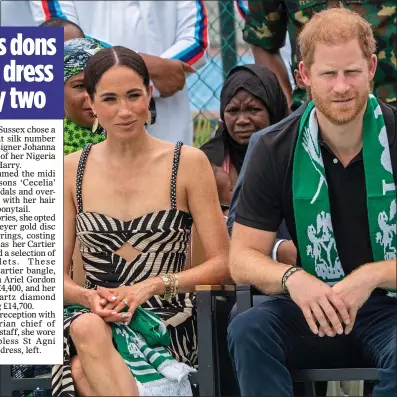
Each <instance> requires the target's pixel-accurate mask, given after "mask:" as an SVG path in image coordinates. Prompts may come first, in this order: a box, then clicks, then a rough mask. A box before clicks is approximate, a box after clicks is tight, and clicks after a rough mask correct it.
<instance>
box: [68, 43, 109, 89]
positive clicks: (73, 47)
mask: <svg viewBox="0 0 397 397" xmlns="http://www.w3.org/2000/svg"><path fill="white" fill-rule="evenodd" d="M103 48H104V47H103V45H102V44H101V43H99V41H98V40H95V39H92V38H89V39H88V38H79V39H72V40H68V41H66V42H65V45H64V57H63V61H64V72H63V82H64V83H66V80H67V79H69V78H70V77H72V76H74V75H76V74H78V73H80V72H82V71H83V70H84V69H85V67H86V66H87V62H88V60H89V59H90V57H92V56H93V55H95V54H96V53H97V52H98V51H100V50H102V49H103Z"/></svg>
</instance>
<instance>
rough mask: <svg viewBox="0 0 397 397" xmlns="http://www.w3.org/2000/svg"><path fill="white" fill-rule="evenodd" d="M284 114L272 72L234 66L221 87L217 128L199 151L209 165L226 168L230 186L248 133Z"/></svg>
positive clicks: (242, 156)
mask: <svg viewBox="0 0 397 397" xmlns="http://www.w3.org/2000/svg"><path fill="white" fill-rule="evenodd" d="M287 114H288V109H287V102H286V100H285V96H284V94H283V91H282V89H281V87H280V85H279V83H278V81H277V78H276V76H275V75H274V73H273V72H271V71H270V70H269V69H267V68H265V67H263V66H259V65H244V66H236V67H235V68H233V69H232V70H231V71H230V73H229V75H228V76H227V78H226V79H225V82H224V84H223V87H222V91H221V98H220V122H219V126H218V129H217V131H216V133H215V136H214V138H213V139H211V140H210V141H208V142H207V143H205V144H204V145H203V146H202V147H201V150H202V151H203V152H204V153H205V154H206V155H207V157H208V159H209V161H210V163H211V164H212V165H213V166H216V167H222V168H223V170H224V171H226V173H227V174H228V175H229V179H230V182H231V187H232V189H233V188H234V185H235V184H236V181H237V178H238V175H239V173H240V171H241V167H242V165H243V162H244V157H245V154H246V152H247V149H248V142H249V140H250V138H251V135H252V134H253V133H255V132H256V131H259V130H262V129H263V128H265V127H268V126H269V125H272V124H275V123H277V122H279V121H280V120H282V119H283V118H284V117H286V116H287Z"/></svg>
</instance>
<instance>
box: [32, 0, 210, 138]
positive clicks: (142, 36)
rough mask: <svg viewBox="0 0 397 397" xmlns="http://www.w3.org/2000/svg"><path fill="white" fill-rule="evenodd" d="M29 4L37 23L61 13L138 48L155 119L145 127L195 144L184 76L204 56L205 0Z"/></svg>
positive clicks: (104, 37)
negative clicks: (145, 68)
mask: <svg viewBox="0 0 397 397" xmlns="http://www.w3.org/2000/svg"><path fill="white" fill-rule="evenodd" d="M31 7H32V11H33V16H34V18H35V20H36V23H37V24H40V23H42V22H43V21H44V20H46V19H50V18H53V17H58V18H65V19H68V20H71V21H73V22H75V23H77V24H78V25H79V26H81V28H82V29H83V31H84V32H85V33H86V34H88V35H89V36H90V37H95V38H96V39H98V40H103V41H105V42H107V43H111V44H112V45H122V46H125V47H127V48H131V49H133V50H135V51H137V52H139V53H140V54H141V55H142V57H143V59H144V61H145V63H146V64H147V66H148V69H149V74H150V77H151V80H152V81H153V84H154V88H155V89H154V92H153V98H154V101H155V105H156V114H157V120H156V123H155V124H153V125H151V126H148V131H149V133H151V134H152V135H153V136H155V137H157V138H160V139H164V140H166V141H169V142H173V143H176V142H177V141H182V142H184V143H185V144H188V145H192V144H193V120H192V114H191V109H190V101H189V94H188V90H187V86H186V85H185V78H186V77H187V76H189V75H190V74H192V73H195V72H196V70H197V69H199V68H200V67H202V66H204V65H205V63H206V59H207V57H206V54H207V48H208V21H207V13H206V8H205V3H204V1H203V0H194V1H105V2H92V1H59V2H58V1H31ZM185 74H186V75H185ZM185 76H186V77H185Z"/></svg>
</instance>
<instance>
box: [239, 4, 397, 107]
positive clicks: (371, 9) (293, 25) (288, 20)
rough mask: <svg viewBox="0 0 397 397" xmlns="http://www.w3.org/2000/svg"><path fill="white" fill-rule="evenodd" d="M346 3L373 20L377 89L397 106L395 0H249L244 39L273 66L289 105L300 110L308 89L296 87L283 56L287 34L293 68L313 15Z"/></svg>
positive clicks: (258, 60) (258, 57)
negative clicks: (304, 29)
mask: <svg viewBox="0 0 397 397" xmlns="http://www.w3.org/2000/svg"><path fill="white" fill-rule="evenodd" d="M338 6H342V7H346V8H348V9H350V10H353V11H355V12H357V13H358V14H360V15H361V16H362V17H363V18H364V19H365V20H367V21H368V22H369V23H371V27H372V30H373V32H374V36H375V40H376V43H377V48H376V55H377V56H378V69H377V72H376V74H375V78H374V85H373V93H374V95H375V96H376V97H378V98H379V99H381V100H382V101H383V102H385V103H389V104H391V105H393V106H396V101H397V91H396V84H395V83H396V79H397V61H396V52H395V51H396V44H397V32H396V26H395V21H396V17H397V4H396V2H395V0H382V1H351V0H324V1H300V0H248V15H247V17H246V24H245V27H244V29H243V38H244V40H245V41H246V42H247V43H249V44H250V45H251V48H252V51H253V53H254V57H255V63H257V64H259V65H263V66H266V67H268V68H269V69H270V70H272V71H273V72H274V73H275V74H276V76H277V78H278V80H279V82H280V84H281V86H282V88H283V91H284V93H285V95H286V97H287V101H288V105H289V106H290V108H291V109H292V110H296V109H297V108H298V107H299V106H300V105H302V103H303V102H304V101H305V95H306V92H305V91H304V90H302V89H301V88H299V86H298V85H296V88H295V89H294V90H293V91H292V87H291V84H290V80H289V76H288V71H287V68H286V67H285V63H284V62H283V59H282V58H281V56H280V48H282V47H283V45H284V42H285V35H286V33H287V32H288V36H289V39H290V42H291V49H292V62H291V65H290V67H291V70H292V71H294V70H295V69H297V67H298V59H297V54H298V53H299V49H298V47H297V37H298V35H299V33H300V31H301V30H302V28H303V26H304V25H305V23H307V22H308V21H310V19H311V18H312V16H313V15H314V14H315V13H317V12H319V11H322V10H324V9H326V8H328V7H338Z"/></svg>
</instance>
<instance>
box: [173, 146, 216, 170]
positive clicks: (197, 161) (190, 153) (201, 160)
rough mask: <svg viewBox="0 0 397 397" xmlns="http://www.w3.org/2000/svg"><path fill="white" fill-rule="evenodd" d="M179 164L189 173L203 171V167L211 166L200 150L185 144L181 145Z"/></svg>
mask: <svg viewBox="0 0 397 397" xmlns="http://www.w3.org/2000/svg"><path fill="white" fill-rule="evenodd" d="M180 166H181V168H186V171H187V172H189V173H190V174H192V173H195V172H197V171H203V167H204V168H205V169H207V168H211V165H210V162H209V160H208V158H207V156H206V155H205V153H204V152H203V151H202V150H200V149H197V148H195V147H193V146H187V145H183V146H182V150H181V158H180Z"/></svg>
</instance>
